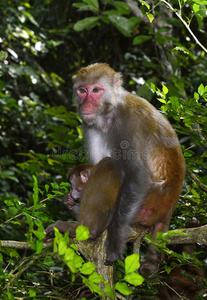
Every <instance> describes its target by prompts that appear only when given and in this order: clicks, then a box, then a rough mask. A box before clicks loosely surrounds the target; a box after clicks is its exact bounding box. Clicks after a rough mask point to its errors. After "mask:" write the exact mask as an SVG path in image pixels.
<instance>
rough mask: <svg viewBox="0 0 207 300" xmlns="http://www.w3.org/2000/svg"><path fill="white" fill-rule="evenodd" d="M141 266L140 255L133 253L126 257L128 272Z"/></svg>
mask: <svg viewBox="0 0 207 300" xmlns="http://www.w3.org/2000/svg"><path fill="white" fill-rule="evenodd" d="M139 267H140V263H139V255H138V254H132V255H129V256H127V257H126V259H125V271H126V273H132V272H134V271H136V270H137V269H138V268H139Z"/></svg>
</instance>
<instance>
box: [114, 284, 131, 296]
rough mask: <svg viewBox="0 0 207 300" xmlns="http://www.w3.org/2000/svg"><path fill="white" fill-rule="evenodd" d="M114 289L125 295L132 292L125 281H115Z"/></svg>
mask: <svg viewBox="0 0 207 300" xmlns="http://www.w3.org/2000/svg"><path fill="white" fill-rule="evenodd" d="M115 289H116V290H118V291H119V292H120V293H121V294H123V295H125V296H127V295H130V294H132V293H133V291H132V290H131V289H130V288H129V287H128V285H127V283H126V282H117V283H116V284H115Z"/></svg>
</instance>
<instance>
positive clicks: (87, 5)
mask: <svg viewBox="0 0 207 300" xmlns="http://www.w3.org/2000/svg"><path fill="white" fill-rule="evenodd" d="M73 7H77V8H78V10H79V11H87V10H88V11H92V12H94V13H95V14H97V13H98V12H99V4H98V1H97V0H83V3H73Z"/></svg>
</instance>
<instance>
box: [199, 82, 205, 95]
mask: <svg viewBox="0 0 207 300" xmlns="http://www.w3.org/2000/svg"><path fill="white" fill-rule="evenodd" d="M204 92H205V88H204V85H203V84H202V83H201V84H200V85H199V87H198V93H199V95H201V96H202V95H203V94H204Z"/></svg>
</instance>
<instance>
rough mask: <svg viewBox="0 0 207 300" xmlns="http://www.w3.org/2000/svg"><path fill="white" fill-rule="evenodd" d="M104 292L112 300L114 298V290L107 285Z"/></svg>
mask: <svg viewBox="0 0 207 300" xmlns="http://www.w3.org/2000/svg"><path fill="white" fill-rule="evenodd" d="M104 292H105V294H106V295H107V296H109V297H110V298H111V299H114V298H115V296H116V294H115V291H114V289H112V288H111V287H110V286H109V285H108V284H107V285H106V287H105V290H104Z"/></svg>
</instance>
